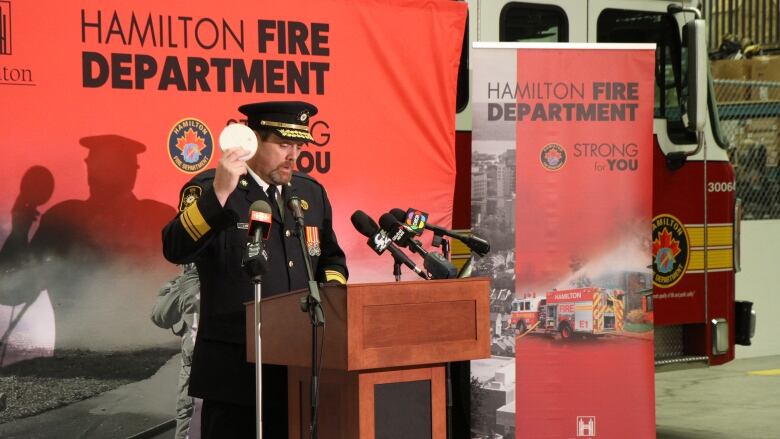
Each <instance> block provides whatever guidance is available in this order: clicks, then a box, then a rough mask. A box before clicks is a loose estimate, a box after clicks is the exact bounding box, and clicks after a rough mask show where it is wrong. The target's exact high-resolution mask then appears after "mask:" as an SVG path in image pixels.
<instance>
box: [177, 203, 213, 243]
mask: <svg viewBox="0 0 780 439" xmlns="http://www.w3.org/2000/svg"><path fill="white" fill-rule="evenodd" d="M179 219H180V221H181V223H182V224H183V225H184V228H185V229H186V230H187V233H189V235H190V237H191V238H192V240H193V241H197V240H199V239H200V238H202V237H203V235H205V234H206V233H208V231H209V230H211V226H209V224H208V223H207V222H206V220H205V219H204V218H203V215H201V213H200V210H199V209H198V205H197V204H192V205H190V206H189V207H188V208H186V209H184V212H182V214H181V216H180V217H179Z"/></svg>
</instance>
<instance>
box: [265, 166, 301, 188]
mask: <svg viewBox="0 0 780 439" xmlns="http://www.w3.org/2000/svg"><path fill="white" fill-rule="evenodd" d="M294 169H295V168H294V167H293V166H292V164H290V175H289V177H284V176H282V172H281V169H274V170H273V171H271V173H270V174H269V177H271V183H273V184H275V185H284V184H287V183H289V182H290V180H292V171H293V170H294Z"/></svg>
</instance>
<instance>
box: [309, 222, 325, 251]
mask: <svg viewBox="0 0 780 439" xmlns="http://www.w3.org/2000/svg"><path fill="white" fill-rule="evenodd" d="M306 249H307V250H308V251H309V256H319V255H320V254H321V253H322V251H321V250H320V229H318V228H316V227H311V226H306Z"/></svg>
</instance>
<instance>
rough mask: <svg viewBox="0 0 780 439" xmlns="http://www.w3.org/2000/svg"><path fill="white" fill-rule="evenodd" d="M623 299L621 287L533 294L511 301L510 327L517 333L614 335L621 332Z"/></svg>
mask: <svg viewBox="0 0 780 439" xmlns="http://www.w3.org/2000/svg"><path fill="white" fill-rule="evenodd" d="M624 298H625V293H624V292H623V291H622V290H617V289H607V288H595V287H590V288H577V289H572V290H561V291H550V292H548V293H546V294H544V295H543V296H541V295H540V296H537V295H536V294H535V293H530V294H527V295H526V296H525V297H523V298H518V299H515V300H514V302H513V303H512V320H511V323H512V327H514V328H515V332H516V333H517V334H518V335H521V334H525V333H526V332H535V333H544V334H551V335H554V334H556V333H557V334H560V336H561V339H563V340H568V339H570V338H571V337H572V336H573V335H575V334H576V335H593V336H595V335H602V334H616V333H620V332H622V331H623V321H624V309H625V306H624Z"/></svg>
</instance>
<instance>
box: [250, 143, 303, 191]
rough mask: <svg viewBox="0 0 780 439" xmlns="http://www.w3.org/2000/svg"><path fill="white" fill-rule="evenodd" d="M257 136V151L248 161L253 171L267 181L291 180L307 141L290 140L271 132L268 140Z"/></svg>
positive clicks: (280, 183)
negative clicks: (296, 161) (302, 148)
mask: <svg viewBox="0 0 780 439" xmlns="http://www.w3.org/2000/svg"><path fill="white" fill-rule="evenodd" d="M255 135H256V136H257V153H255V155H254V157H252V158H251V159H249V160H248V161H247V164H248V165H249V167H250V168H252V170H253V171H255V172H256V173H257V175H259V176H260V178H262V179H263V181H265V182H266V183H269V184H275V185H283V184H287V183H289V182H290V179H291V178H292V171H293V168H294V167H295V160H296V159H297V158H298V154H299V153H300V151H301V147H302V146H303V145H305V142H301V141H298V140H289V139H284V138H282V137H279V136H277V135H276V134H273V133H272V134H271V135H270V136H269V137H268V140H262V139H261V138H260V135H259V134H257V132H255Z"/></svg>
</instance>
